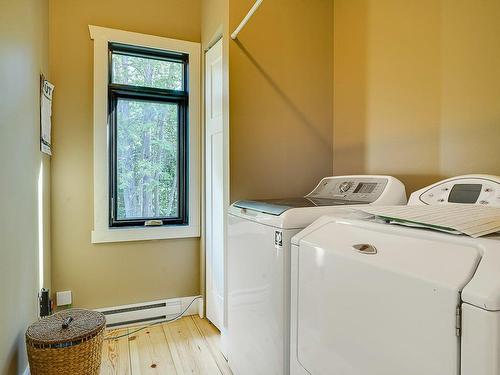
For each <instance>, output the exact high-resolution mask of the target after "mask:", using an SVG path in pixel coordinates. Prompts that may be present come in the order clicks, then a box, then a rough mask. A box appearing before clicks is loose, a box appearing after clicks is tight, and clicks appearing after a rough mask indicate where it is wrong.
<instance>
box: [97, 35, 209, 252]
mask: <svg viewBox="0 0 500 375" xmlns="http://www.w3.org/2000/svg"><path fill="white" fill-rule="evenodd" d="M89 31H90V38H91V39H93V40H94V102H93V103H94V230H93V231H92V243H101V242H120V241H141V240H142V241H143V240H158V239H168V238H183V237H200V205H201V203H200V202H201V196H200V194H201V187H200V186H201V185H200V173H201V143H200V142H201V141H200V139H201V133H200V132H201V127H200V114H201V109H200V101H201V75H200V74H201V73H200V65H201V60H200V59H201V55H200V51H201V46H200V44H199V43H194V42H188V41H183V40H176V39H170V38H163V37H159V36H153V35H146V34H139V33H134V32H129V31H122V30H115V29H109V28H105V27H99V26H92V25H89ZM109 42H118V43H123V44H129V45H136V46H143V47H149V48H157V49H163V50H168V51H175V52H182V53H185V54H188V55H189V77H190V79H189V103H188V105H189V119H188V121H189V139H188V143H189V162H188V169H189V176H188V179H189V181H188V186H189V197H188V199H189V213H188V217H189V224H188V225H186V226H160V227H144V228H142V227H130V228H110V227H109V224H108V222H109V204H108V202H109V191H108V186H109V181H108V177H109V173H108V169H109V167H108V164H109V163H108V155H109V153H108V136H109V129H108V43H109Z"/></svg>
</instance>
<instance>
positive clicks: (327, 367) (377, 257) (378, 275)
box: [292, 219, 480, 375]
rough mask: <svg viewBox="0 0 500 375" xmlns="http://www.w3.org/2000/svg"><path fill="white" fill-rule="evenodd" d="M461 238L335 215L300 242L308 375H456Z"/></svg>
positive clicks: (466, 258)
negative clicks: (358, 220) (357, 220)
mask: <svg viewBox="0 0 500 375" xmlns="http://www.w3.org/2000/svg"><path fill="white" fill-rule="evenodd" d="M461 239H463V237H455V236H451V235H442V234H437V233H432V232H429V231H426V230H415V229H408V228H402V227H397V226H389V225H383V224H376V223H367V222H355V221H352V222H349V221H342V220H341V219H336V220H335V219H332V221H331V222H330V223H328V224H326V225H324V226H322V227H321V228H319V229H318V230H316V231H314V232H312V233H311V234H309V235H307V236H306V237H304V238H303V239H302V240H301V242H300V248H299V252H298V259H297V263H296V264H297V267H298V270H297V271H298V280H295V281H292V282H297V284H296V285H297V286H296V288H294V290H296V291H297V293H298V295H297V296H296V297H295V298H296V301H297V304H296V306H294V308H296V309H297V310H296V312H295V313H296V316H297V319H294V321H293V322H292V324H295V325H296V326H295V327H293V330H295V332H297V335H296V336H295V335H294V337H295V339H296V343H295V345H292V347H295V348H296V352H295V353H292V357H294V356H295V360H297V361H298V362H299V363H300V365H301V366H303V367H304V369H305V370H307V372H308V373H310V374H312V375H332V374H335V375H403V374H404V375H457V374H458V373H459V368H458V363H459V338H458V337H457V335H456V319H455V318H456V311H457V306H459V303H460V291H461V290H462V288H463V287H464V286H465V285H466V283H467V282H468V281H469V280H470V278H471V277H472V275H473V273H474V271H475V269H476V267H477V264H478V262H479V261H480V255H479V254H480V252H479V249H478V248H476V247H474V244H471V242H470V241H461Z"/></svg>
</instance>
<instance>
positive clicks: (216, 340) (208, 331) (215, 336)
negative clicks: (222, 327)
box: [191, 315, 233, 375]
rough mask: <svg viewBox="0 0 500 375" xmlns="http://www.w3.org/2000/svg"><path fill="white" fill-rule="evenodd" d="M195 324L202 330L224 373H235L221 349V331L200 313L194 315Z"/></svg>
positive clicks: (220, 369)
mask: <svg viewBox="0 0 500 375" xmlns="http://www.w3.org/2000/svg"><path fill="white" fill-rule="evenodd" d="M191 319H193V322H194V324H195V325H196V327H197V328H198V329H199V330H200V332H201V335H202V336H203V337H204V338H205V340H206V341H207V343H208V347H209V349H210V352H211V354H212V356H213V358H214V359H215V362H216V363H217V366H218V367H219V371H220V372H221V373H222V374H223V375H233V373H232V371H231V369H230V368H229V364H228V363H227V361H226V358H225V357H224V356H223V355H222V353H221V351H220V332H219V330H218V329H217V327H215V326H214V325H213V324H212V323H211V322H210V321H209V320H208V319H202V318H200V317H199V316H198V315H192V316H191Z"/></svg>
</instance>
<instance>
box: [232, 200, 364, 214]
mask: <svg viewBox="0 0 500 375" xmlns="http://www.w3.org/2000/svg"><path fill="white" fill-rule="evenodd" d="M356 204H363V202H357V201H348V200H343V199H329V198H311V197H309V198H305V197H300V198H285V199H266V200H241V201H237V202H235V203H233V206H235V207H238V208H243V209H247V210H253V211H257V212H262V213H265V214H269V215H275V216H279V215H281V214H283V213H284V212H286V211H288V210H290V209H292V208H303V207H325V206H345V205H356Z"/></svg>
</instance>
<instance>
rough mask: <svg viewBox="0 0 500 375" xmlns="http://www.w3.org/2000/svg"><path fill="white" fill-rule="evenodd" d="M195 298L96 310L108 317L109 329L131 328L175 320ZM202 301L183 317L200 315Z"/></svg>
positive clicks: (197, 301)
mask: <svg viewBox="0 0 500 375" xmlns="http://www.w3.org/2000/svg"><path fill="white" fill-rule="evenodd" d="M195 298H196V296H193V297H182V298H171V299H165V300H159V301H151V302H143V303H136V304H132V305H123V306H115V307H107V308H102V309H96V311H100V312H102V313H103V314H104V316H105V317H106V327H107V328H122V327H130V326H134V325H141V324H148V323H156V322H163V321H166V320H169V319H173V318H175V317H177V316H179V315H180V314H181V313H182V312H183V311H184V310H185V309H186V308H187V307H188V305H189V304H190V303H191V302H192V301H193V300H194V299H195ZM202 301H203V300H202V299H201V298H199V299H198V300H196V301H195V302H193V304H192V305H191V306H190V307H189V309H187V311H186V312H185V313H184V314H183V315H194V314H199V312H200V307H201V306H202Z"/></svg>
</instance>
